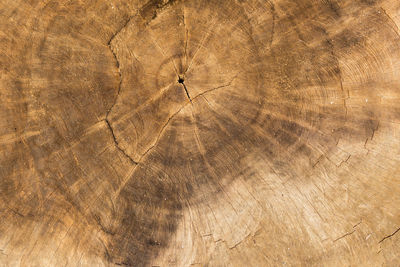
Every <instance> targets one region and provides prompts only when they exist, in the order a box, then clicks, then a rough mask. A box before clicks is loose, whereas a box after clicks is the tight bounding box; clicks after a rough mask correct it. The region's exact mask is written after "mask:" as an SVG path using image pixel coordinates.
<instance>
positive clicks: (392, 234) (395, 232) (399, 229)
mask: <svg viewBox="0 0 400 267" xmlns="http://www.w3.org/2000/svg"><path fill="white" fill-rule="evenodd" d="M399 231H400V227H399V228H397V230H396V231H394V232H393V233H391V234H390V235H387V236H385V237H384V238H382V239H381V241H379V242H378V243H382V242H383V241H385V240H386V239H389V238H391V237H392V236H394V235H395V234H397V233H398V232H399Z"/></svg>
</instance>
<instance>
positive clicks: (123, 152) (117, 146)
mask: <svg viewBox="0 0 400 267" xmlns="http://www.w3.org/2000/svg"><path fill="white" fill-rule="evenodd" d="M104 122H105V123H106V124H107V127H108V129H109V130H110V132H111V135H112V137H113V140H114V144H115V147H116V148H117V149H118V150H119V151H120V152H121V153H122V154H124V156H125V157H126V158H127V159H128V160H129V161H130V162H131V163H132V164H135V165H137V164H139V163H138V162H136V161H134V160H133V158H132V157H131V156H129V155H128V153H126V151H125V150H124V149H122V148H121V147H120V145H119V143H118V141H117V138H116V137H115V134H114V130H113V128H112V127H111V124H110V121H109V120H108V118H107V117H106V118H105V119H104Z"/></svg>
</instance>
